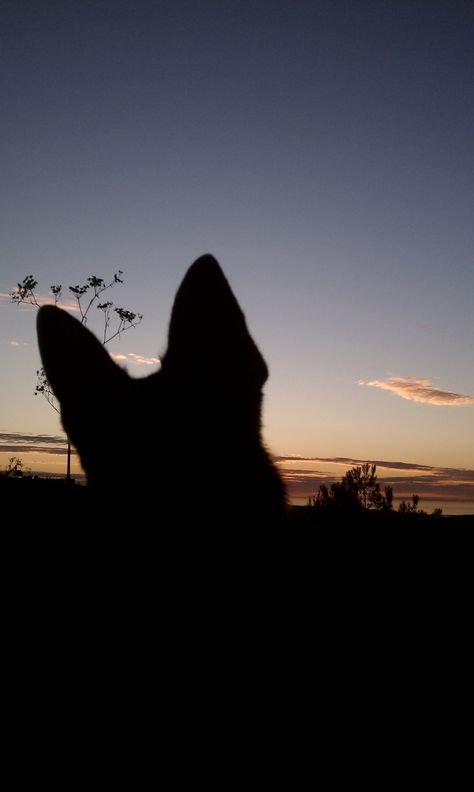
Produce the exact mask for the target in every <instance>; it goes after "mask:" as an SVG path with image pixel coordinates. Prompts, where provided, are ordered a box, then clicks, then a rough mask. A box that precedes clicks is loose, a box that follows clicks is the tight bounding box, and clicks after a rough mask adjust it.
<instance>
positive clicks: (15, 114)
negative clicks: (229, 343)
mask: <svg viewBox="0 0 474 792" xmlns="http://www.w3.org/2000/svg"><path fill="white" fill-rule="evenodd" d="M473 66H474V6H473V4H472V2H462V1H460V0H446V2H438V1H437V0H431V1H430V2H429V3H428V2H426V3H425V2H419V3H414V2H408V1H407V2H404V1H403V0H397V2H390V1H388V2H383V3H381V2H376V1H375V0H374V2H364V1H361V2H357V3H347V2H338V0H335V1H334V0H332V1H331V2H329V1H328V2H318V0H313V1H312V2H305V1H304V0H303V1H302V2H289V1H288V2H278V0H274V1H273V2H258V0H256V1H255V2H237V1H236V2H230V1H227V0H219V2H199V3H198V2H180V0H173V2H144V1H143V0H135V1H134V2H121V1H120V0H115V2H108V1H107V0H105V2H97V1H96V2H67V0H66V1H65V2H60V3H59V2H48V0H45V2H42V3H37V2H18V1H17V0H13V1H12V2H8V1H7V2H3V3H2V23H1V26H0V107H1V119H2V122H1V124H0V161H1V168H0V172H1V191H0V231H1V233H0V262H1V264H0V292H1V293H3V294H7V293H8V291H9V290H10V289H11V288H13V287H14V286H15V284H16V283H17V281H18V280H19V279H21V278H23V277H24V276H25V275H27V274H30V273H33V274H35V276H36V278H37V280H38V281H39V286H38V289H39V291H40V292H41V294H44V295H46V294H47V292H48V289H49V286H50V285H51V284H52V283H57V282H59V283H62V284H64V285H65V286H67V285H70V284H75V283H80V282H81V281H83V280H84V279H85V278H86V277H87V276H88V275H90V274H97V275H103V276H104V277H108V276H109V275H112V274H113V272H114V271H116V270H117V269H119V268H120V269H122V270H124V273H125V276H124V277H125V285H124V286H123V287H122V290H121V291H120V292H118V291H117V292H116V294H114V297H116V300H117V302H118V304H122V305H124V306H125V307H130V308H133V309H138V310H140V311H141V312H143V313H144V315H145V318H144V321H143V323H142V325H141V326H140V328H137V329H136V330H134V331H132V332H131V333H129V334H128V335H126V336H123V338H122V340H121V341H120V342H118V343H117V344H116V346H115V347H114V349H113V350H112V351H114V352H119V351H120V352H123V353H124V354H128V353H130V352H131V353H134V354H140V355H144V356H145V357H152V356H156V355H157V353H159V352H160V351H163V349H164V347H165V343H166V328H167V322H168V319H169V312H170V309H171V305H172V300H173V295H174V292H175V290H176V288H177V286H178V284H179V281H180V279H181V278H182V276H183V274H184V272H185V270H186V268H187V266H188V265H189V264H190V263H191V262H192V261H193V260H194V259H195V258H196V257H197V256H199V255H200V254H201V253H204V252H211V253H213V254H214V255H215V256H216V257H217V258H218V259H219V261H220V263H221V265H222V267H223V269H224V271H225V272H226V275H227V277H228V278H229V280H230V282H231V284H232V286H233V289H234V291H235V293H236V295H237V297H238V299H239V300H240V302H241V305H242V307H243V309H244V311H245V313H246V315H247V318H248V322H249V325H250V328H251V330H252V332H253V334H254V336H255V338H256V340H257V342H258V344H259V346H260V347H261V349H262V351H263V353H264V355H265V357H266V359H267V361H268V363H269V367H270V372H271V377H270V381H269V383H268V385H267V389H266V394H267V399H266V410H265V435H266V438H267V441H268V443H269V445H270V447H271V449H272V450H273V451H274V452H275V453H276V454H279V455H283V456H284V455H287V454H293V455H294V454H297V455H302V456H315V457H318V458H321V457H334V456H344V457H352V458H357V459H380V460H382V459H386V460H398V461H405V462H413V463H418V464H422V465H428V466H430V465H433V466H443V467H467V468H469V467H470V468H473V467H474V451H473V448H474V442H473V441H474V428H473V419H474V404H473V401H472V400H473V397H474V366H473V355H472V349H473V341H474V338H473V336H474V319H473V310H472V305H473V297H474V266H473V249H474V222H473V220H474V217H473V207H474V194H473V193H474V172H473V171H474V168H473V165H474V146H473V144H472V141H473V140H474V69H473ZM33 320H34V313H33V312H27V311H21V310H20V311H18V310H14V306H10V305H9V303H8V301H7V300H6V299H3V300H1V301H0V364H1V366H2V370H3V372H4V379H5V383H4V387H3V389H2V391H3V392H2V393H1V394H0V432H1V431H3V432H5V433H7V432H12V431H13V432H21V433H35V432H40V433H43V432H50V433H51V434H57V433H58V432H59V424H58V420H57V416H56V415H55V414H54V412H53V411H51V410H49V409H48V407H47V405H46V404H44V403H42V402H41V400H39V399H36V400H35V399H33V398H32V395H31V394H32V390H33V389H34V372H35V370H36V368H37V367H38V364H39V360H38V354H37V351H36V345H35V336H34V322H33ZM11 342H16V344H20V345H19V346H18V345H13V346H12V343H11ZM134 371H135V372H136V373H139V371H141V372H142V373H145V370H144V369H143V368H142V369H141V370H140V369H139V367H135V368H134ZM360 383H364V384H360ZM438 392H441V396H440V395H439V394H438V396H436V394H437V393H438ZM445 392H447V395H445V396H443V393H445Z"/></svg>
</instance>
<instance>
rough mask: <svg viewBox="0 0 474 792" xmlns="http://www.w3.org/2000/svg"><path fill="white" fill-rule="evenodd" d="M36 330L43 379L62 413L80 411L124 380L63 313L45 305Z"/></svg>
mask: <svg viewBox="0 0 474 792" xmlns="http://www.w3.org/2000/svg"><path fill="white" fill-rule="evenodd" d="M36 327H37V332H38V343H39V348H40V353H41V359H42V362H43V366H44V369H45V372H46V376H47V378H48V382H49V383H50V384H51V387H52V389H53V391H54V394H55V396H56V397H57V399H58V400H59V402H60V404H61V408H62V411H63V410H64V408H66V411H67V408H68V407H72V408H74V409H77V408H80V406H81V403H83V402H84V401H87V400H88V397H89V396H90V397H93V396H94V394H97V391H101V390H102V391H103V390H104V388H110V386H111V385H113V384H114V383H115V381H116V380H118V379H122V378H123V377H126V376H127V375H126V374H125V372H124V371H123V370H122V369H120V368H119V367H118V366H117V365H116V363H114V362H113V360H112V359H111V357H110V355H109V354H108V352H107V351H106V350H105V349H104V347H103V345H102V344H101V343H100V341H99V340H98V339H97V338H96V337H95V336H94V335H93V333H91V332H90V331H89V330H87V328H86V327H84V326H83V325H82V324H81V323H80V322H78V321H77V319H74V318H73V317H72V316H70V315H69V314H68V313H67V312H66V311H63V310H61V309H60V308H56V307H55V306H52V305H45V306H44V307H42V308H40V309H39V311H38V318H37V323H36ZM63 418H64V415H63Z"/></svg>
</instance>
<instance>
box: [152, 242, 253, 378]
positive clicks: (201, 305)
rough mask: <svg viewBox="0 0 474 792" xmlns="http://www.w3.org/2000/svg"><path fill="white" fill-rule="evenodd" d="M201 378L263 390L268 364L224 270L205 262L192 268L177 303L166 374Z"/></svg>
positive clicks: (205, 259) (206, 258)
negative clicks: (195, 374) (251, 332)
mask: <svg viewBox="0 0 474 792" xmlns="http://www.w3.org/2000/svg"><path fill="white" fill-rule="evenodd" d="M166 368H168V369H172V370H173V371H174V372H175V373H179V372H182V373H183V375H184V377H185V378H187V377H188V376H189V374H190V372H193V373H198V378H199V380H201V381H203V380H204V381H206V380H207V381H208V382H210V383H211V382H212V383H218V382H222V381H223V382H225V383H227V384H229V383H238V384H239V386H240V387H241V386H242V385H243V386H244V387H250V388H253V389H258V390H260V389H261V388H262V386H263V384H264V383H265V381H266V379H267V377H268V369H267V366H266V363H265V361H264V359H263V357H262V355H261V354H260V351H259V350H258V348H257V346H256V344H255V342H254V341H253V339H252V337H251V335H250V333H249V331H248V329H247V324H246V321H245V317H244V314H243V313H242V310H241V308H240V306H239V304H238V302H237V300H236V298H235V297H234V294H233V293H232V290H231V288H230V286H229V284H228V282H227V280H226V278H225V276H224V273H223V272H222V270H221V268H220V266H219V264H218V263H217V261H216V260H215V259H214V258H213V257H212V256H209V255H208V256H202V257H201V258H199V259H198V260H197V261H195V262H194V264H193V265H192V266H191V267H190V268H189V270H188V272H187V273H186V276H185V278H184V280H183V282H182V283H181V286H180V287H179V289H178V292H177V294H176V297H175V301H174V305H173V310H172V313H171V320H170V325H169V333H168V351H167V353H166V355H165V358H164V360H163V370H165V369H166Z"/></svg>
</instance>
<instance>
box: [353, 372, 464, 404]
mask: <svg viewBox="0 0 474 792" xmlns="http://www.w3.org/2000/svg"><path fill="white" fill-rule="evenodd" d="M359 385H367V386H369V387H371V388H381V389H382V390H388V391H391V392H392V393H395V394H396V395H397V396H401V397H402V399H408V400H409V401H415V402H420V403H423V404H434V405H436V406H450V407H458V406H460V405H463V404H474V396H466V395H464V394H462V393H455V392H454V391H449V390H444V389H443V388H437V387H436V386H435V385H433V383H432V382H430V380H429V379H424V378H420V377H390V378H389V379H387V380H370V381H368V382H365V381H364V380H359Z"/></svg>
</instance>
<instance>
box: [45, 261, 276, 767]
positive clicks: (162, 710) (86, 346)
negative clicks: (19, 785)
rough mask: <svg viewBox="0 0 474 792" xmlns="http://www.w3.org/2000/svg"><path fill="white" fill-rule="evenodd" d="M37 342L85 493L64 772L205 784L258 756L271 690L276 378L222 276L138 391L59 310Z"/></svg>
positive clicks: (188, 300)
mask: <svg viewBox="0 0 474 792" xmlns="http://www.w3.org/2000/svg"><path fill="white" fill-rule="evenodd" d="M37 329H38V340H39V347H40V352H41V358H42V361H43V365H44V368H45V371H46V375H47V377H48V380H49V382H50V384H51V386H52V388H53V390H54V393H55V395H56V396H57V398H58V400H59V403H60V407H61V419H62V423H63V426H64V429H65V431H66V432H67V434H68V436H69V438H70V440H71V442H72V444H73V445H74V446H75V447H76V449H77V451H78V453H79V456H80V460H81V463H82V466H83V468H84V470H85V472H86V475H87V480H88V483H89V488H90V491H91V493H92V499H91V501H90V504H89V506H88V511H87V513H86V514H84V515H82V516H81V524H82V534H81V536H82V537H84V536H86V537H87V538H86V539H85V540H84V539H83V541H82V544H81V543H80V542H79V543H78V544H79V545H80V546H81V547H82V550H81V551H80V552H79V553H78V558H76V559H74V560H73V561H71V564H72V569H73V572H72V573H71V576H70V579H71V584H70V590H69V595H68V596H67V597H65V602H67V603H72V605H70V604H68V605H67V614H65V620H64V621H65V622H67V624H68V627H67V629H66V633H67V641H70V642H71V644H73V645H74V648H71V651H70V654H69V657H70V665H69V670H68V671H67V672H65V673H64V677H65V678H64V679H63V680H62V682H61V684H62V688H63V689H65V690H67V691H68V692H67V694H66V695H65V697H64V698H63V700H62V702H61V713H62V714H61V718H62V719H63V720H64V721H65V722H66V723H68V724H69V729H70V730H71V728H72V732H71V733H74V734H75V737H74V739H72V740H71V741H70V742H69V744H68V745H64V743H62V749H61V750H60V751H59V753H60V755H61V757H62V759H61V761H64V762H66V763H68V764H69V765H70V764H71V763H72V764H74V762H76V761H77V756H76V758H74V750H76V751H77V745H78V744H79V745H82V749H81V757H82V762H83V764H84V762H85V766H87V765H88V764H93V763H98V764H99V765H101V764H102V766H103V767H104V766H107V767H109V768H110V767H112V766H113V767H115V768H116V769H117V774H118V776H120V777H123V774H124V773H127V772H129V773H130V774H131V776H133V777H134V778H136V774H137V771H138V768H142V769H143V768H146V767H148V769H149V767H150V765H154V763H155V764H156V762H163V761H165V759H166V761H168V762H169V761H170V757H171V756H176V755H177V753H179V754H180V755H181V756H182V754H183V752H184V753H185V754H186V755H187V756H188V757H189V756H191V755H193V756H194V757H195V761H197V762H199V763H202V764H203V765H205V766H206V767H207V771H208V772H209V768H210V767H214V766H215V762H216V761H217V760H216V758H215V751H217V753H218V754H219V755H220V756H221V759H222V757H224V756H227V757H228V761H229V762H235V761H236V756H237V755H242V751H243V743H242V740H243V741H244V743H246V745H247V748H246V749H245V751H244V753H245V755H246V756H250V755H252V751H253V750H254V748H255V746H256V745H257V744H258V733H259V727H258V724H259V723H260V721H261V719H262V717H263V713H264V712H265V711H266V709H267V708H268V702H269V701H270V699H271V698H272V695H273V693H272V686H273V683H274V680H275V673H276V672H275V673H274V672H273V671H272V668H274V667H275V657H276V655H277V651H276V649H275V634H276V631H275V625H276V620H277V614H278V604H277V600H278V598H277V597H276V595H275V591H276V588H277V578H278V569H279V560H280V558H281V549H282V537H283V526H284V521H285V513H286V501H285V492H284V487H283V484H282V482H281V479H280V477H279V475H278V472H277V470H276V468H275V466H274V465H273V463H272V461H271V458H270V456H269V454H268V452H267V450H266V449H265V447H264V444H263V442H262V437H261V409H262V388H263V386H264V383H265V381H266V380H267V377H268V369H267V366H266V363H265V361H264V359H263V357H262V355H261V353H260V351H259V350H258V348H257V346H256V344H255V342H254V341H253V339H252V337H251V335H250V333H249V331H248V329H247V325H246V321H245V317H244V314H243V313H242V310H241V308H240V307H239V304H238V302H237V300H236V298H235V296H234V295H233V293H232V290H231V288H230V286H229V284H228V282H227V280H226V278H225V276H224V274H223V272H222V270H221V268H220V266H219V264H218V263H217V261H216V260H215V259H214V258H213V257H212V256H210V255H206V256H203V257H201V258H199V259H198V260H197V261H196V262H195V263H194V264H193V265H192V266H191V267H190V269H189V270H188V272H187V274H186V276H185V278H184V280H183V281H182V283H181V285H180V287H179V289H178V292H177V294H176V297H175V301H174V305H173V309H172V313H171V320H170V324H169V333H168V348H167V351H166V353H165V354H164V355H163V356H162V359H161V368H160V370H159V371H157V372H156V373H153V374H151V375H150V376H148V377H146V378H143V379H133V378H131V377H130V376H129V375H128V374H127V373H126V372H125V371H124V370H123V369H122V368H120V367H119V366H117V365H116V363H115V362H114V361H113V360H112V359H111V357H110V356H109V354H108V352H107V351H106V350H105V349H104V347H103V345H102V344H101V343H100V342H99V341H98V340H97V338H96V337H95V336H94V335H93V334H92V333H91V332H90V331H89V330H88V329H87V328H86V327H84V326H83V325H82V324H81V323H80V322H78V321H77V320H76V319H74V318H73V317H71V316H70V315H69V314H68V313H66V312H65V311H63V310H61V309H59V308H56V307H53V306H45V307H42V308H41V309H40V310H39V312H38V320H37ZM71 517H72V519H74V515H72V516H71ZM76 519H77V515H76ZM76 530H77V529H76ZM72 589H75V590H74V591H73V590H72ZM71 625H72V626H71ZM78 636H80V640H78ZM61 640H62V639H61ZM65 640H66V639H65ZM271 647H273V649H272V648H271ZM71 678H74V679H75V682H74V683H73V684H71ZM99 710H100V713H101V715H100V717H99V715H98V712H99ZM71 724H74V727H71ZM98 724H102V725H101V726H99V725H98ZM251 734H253V737H251V736H250V735H251ZM84 735H87V740H86V743H87V744H86V745H85V746H84V744H83V736H84ZM74 745H75V746H76V748H74ZM252 745H253V746H254V748H252ZM71 751H72V755H71ZM211 754H212V755H211ZM212 756H214V759H213V758H212ZM222 760H223V759H222ZM219 761H220V760H219ZM249 761H250V760H249Z"/></svg>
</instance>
